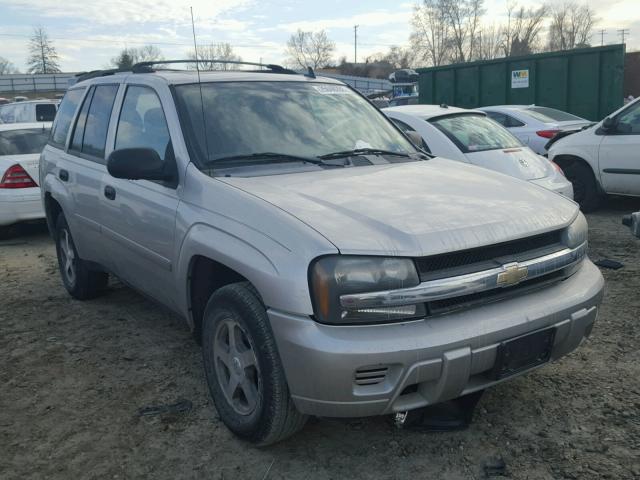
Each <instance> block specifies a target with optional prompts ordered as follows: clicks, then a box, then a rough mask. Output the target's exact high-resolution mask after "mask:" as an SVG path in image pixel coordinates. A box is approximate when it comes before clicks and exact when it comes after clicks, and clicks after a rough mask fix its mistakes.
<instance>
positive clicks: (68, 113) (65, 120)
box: [50, 88, 84, 148]
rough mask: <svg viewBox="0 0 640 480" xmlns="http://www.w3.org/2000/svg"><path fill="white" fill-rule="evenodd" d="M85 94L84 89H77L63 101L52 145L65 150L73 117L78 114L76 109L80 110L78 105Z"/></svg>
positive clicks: (69, 93)
mask: <svg viewBox="0 0 640 480" xmlns="http://www.w3.org/2000/svg"><path fill="white" fill-rule="evenodd" d="M83 94H84V88H75V89H73V90H68V91H67V93H66V94H65V96H64V98H63V99H62V103H61V104H60V111H59V112H58V114H57V116H56V119H55V122H54V124H53V130H52V133H51V140H50V143H51V144H53V145H54V146H56V147H59V148H64V146H65V143H66V141H67V133H69V127H70V126H71V121H72V120H73V115H74V114H75V113H76V109H77V108H78V104H79V103H80V100H81V99H82V95H83Z"/></svg>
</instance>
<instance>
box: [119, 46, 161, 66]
mask: <svg viewBox="0 0 640 480" xmlns="http://www.w3.org/2000/svg"><path fill="white" fill-rule="evenodd" d="M157 60H164V56H163V55H162V51H160V49H159V48H158V47H156V46H154V45H145V46H143V47H140V48H125V49H123V50H122V51H121V52H120V53H119V54H118V55H117V56H116V57H113V58H112V59H111V65H113V66H114V67H116V68H120V69H129V68H131V67H132V66H133V65H135V64H136V63H139V62H155V61H157Z"/></svg>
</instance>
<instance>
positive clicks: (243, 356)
mask: <svg viewBox="0 0 640 480" xmlns="http://www.w3.org/2000/svg"><path fill="white" fill-rule="evenodd" d="M202 343H203V345H202V349H203V357H204V367H205V373H206V377H207V384H208V386H209V391H210V392H211V396H212V398H213V401H214V403H215V406H216V409H217V411H218V414H219V415H220V418H221V420H222V421H223V422H224V424H225V425H226V426H227V427H228V428H229V429H230V430H231V431H232V432H233V433H235V434H236V435H237V436H239V437H240V438H242V439H244V440H247V441H249V442H251V443H255V444H258V445H269V444H272V443H275V442H278V441H280V440H283V439H284V438H286V437H289V436H290V435H293V434H294V433H295V432H297V431H298V430H300V429H301V428H302V427H303V426H304V424H305V422H306V419H307V417H306V416H305V415H302V414H301V413H300V412H298V411H297V410H296V408H295V406H294V404H293V400H292V399H291V396H290V394H289V388H288V386H287V382H286V379H285V376H284V370H283V368H282V364H281V361H280V356H279V355H278V351H277V349H276V344H275V339H274V338H273V333H272V331H271V327H270V325H269V321H268V318H267V313H266V310H265V308H264V305H263V304H262V302H261V301H260V299H259V298H258V295H257V294H256V292H255V290H253V289H252V288H251V286H250V285H249V284H247V283H236V284H232V285H227V286H225V287H222V288H220V289H219V290H217V291H216V292H214V293H213V295H211V298H210V299H209V302H208V304H207V307H206V309H205V313H204V318H203V327H202Z"/></svg>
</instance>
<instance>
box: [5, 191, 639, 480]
mask: <svg viewBox="0 0 640 480" xmlns="http://www.w3.org/2000/svg"><path fill="white" fill-rule="evenodd" d="M634 210H640V201H639V200H628V199H627V200H624V199H610V200H609V201H607V203H606V205H605V206H604V207H603V208H602V209H601V210H600V211H599V212H597V213H595V214H592V215H589V222H590V230H591V243H590V245H591V257H592V258H593V259H599V258H610V259H615V260H618V261H621V262H622V263H624V268H622V269H620V270H616V271H614V270H604V271H603V273H604V276H605V278H606V296H605V300H604V304H603V307H602V309H601V312H600V316H599V320H598V322H597V324H596V327H595V328H594V331H593V334H592V336H591V338H590V339H589V340H588V341H586V342H585V343H584V344H583V345H582V346H581V347H580V348H579V349H578V350H577V351H576V352H573V353H572V354H571V355H569V356H568V357H565V358H564V359H562V360H560V361H559V362H557V363H554V364H552V365H548V366H546V367H545V368H542V369H539V370H537V371H535V372H533V373H531V374H528V375H525V376H523V377H520V378H518V379H515V380H513V381H511V382H506V383H503V384H501V385H498V386H496V387H494V388H493V389H490V390H489V391H487V392H486V393H485V395H484V396H483V398H482V400H481V402H480V404H479V406H478V408H477V410H476V413H475V416H474V422H473V424H472V425H471V427H470V428H469V429H467V430H465V431H461V432H453V433H424V432H412V431H405V430H399V429H397V428H396V427H394V425H393V423H392V421H391V419H390V418H387V417H379V418H369V419H355V420H328V419H313V420H312V421H310V422H309V423H308V424H307V426H306V427H305V429H304V430H303V431H302V432H301V433H299V434H298V435H296V436H295V437H293V438H292V439H290V440H288V441H285V442H282V443H280V444H278V445H275V446H272V447H269V448H265V449H256V448H252V447H250V446H248V445H247V444H244V443H242V442H241V441H239V440H237V439H235V438H234V437H233V436H232V435H231V434H230V433H229V432H228V431H227V430H226V429H225V427H224V425H223V424H222V423H221V422H220V421H219V420H218V419H217V417H216V411H215V408H214V407H213V404H212V402H211V400H210V399H209V395H208V392H207V389H206V386H205V383H204V375H203V370H202V365H201V356H200V355H201V354H200V349H199V347H198V346H197V345H196V344H195V342H194V341H193V340H192V337H191V335H190V333H189V331H188V329H187V327H186V324H185V323H184V322H183V321H182V320H181V319H180V318H178V317H176V316H175V315H173V314H171V313H168V312H167V311H165V310H163V309H162V308H160V307H158V306H157V305H155V304H154V303H152V302H150V301H148V300H146V299H145V298H143V297H141V296H140V295H138V294H137V293H135V292H133V291H132V290H130V289H128V288H126V287H124V286H122V285H120V284H118V283H113V284H112V285H111V286H110V289H109V292H108V293H107V294H106V295H105V296H103V297H101V298H99V299H96V300H93V301H90V302H84V303H83V302H78V301H74V300H72V299H71V298H70V297H69V296H68V295H67V293H66V292H65V290H64V288H63V286H62V283H61V281H60V279H59V276H58V272H57V266H56V260H55V251H54V247H53V244H52V243H51V241H50V239H49V238H48V236H47V234H46V232H45V230H44V229H43V228H42V227H41V226H38V227H31V226H29V227H25V228H22V229H21V231H19V232H18V236H15V237H13V238H12V239H9V240H5V241H2V242H0V282H1V283H0V365H2V367H1V368H0V478H2V479H25V478H47V479H57V478H60V479H71V478H73V479H76V478H114V479H115V478H120V479H122V478H144V477H147V478H158V479H164V478H166V479H176V478H207V479H235V478H241V479H265V478H269V479H281V478H286V479H289V478H294V479H295V478H305V480H314V479H344V478H350V479H365V478H366V479H369V478H383V479H391V478H409V477H413V478H425V479H426V478H447V479H449V478H450V479H463V478H464V479H466V478H484V477H485V476H486V475H487V471H486V469H485V466H486V465H487V462H492V461H495V460H496V459H502V460H504V462H505V464H506V469H505V470H504V471H502V472H498V473H501V474H503V475H504V476H505V477H507V478H514V479H547V478H553V479H555V478H579V479H583V478H615V479H622V478H640V453H639V452H640V381H639V379H640V353H639V350H638V343H639V341H640V325H639V320H640V319H639V316H640V315H639V314H640V295H638V292H639V289H640V275H639V270H640V240H637V239H635V238H634V237H632V236H631V234H630V233H629V231H628V230H627V229H626V228H625V227H623V226H622V225H620V217H621V215H622V214H623V213H629V212H631V211H634ZM180 399H187V400H189V401H191V402H192V404H193V408H192V409H191V410H190V411H188V412H185V413H175V414H163V415H152V416H140V415H138V410H139V409H140V408H141V407H144V406H148V405H158V404H170V403H175V402H176V401H178V400H180Z"/></svg>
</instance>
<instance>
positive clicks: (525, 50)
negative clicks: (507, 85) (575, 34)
mask: <svg viewBox="0 0 640 480" xmlns="http://www.w3.org/2000/svg"><path fill="white" fill-rule="evenodd" d="M548 12H549V9H548V7H547V6H546V5H543V6H541V7H538V8H528V9H527V8H525V7H523V6H518V5H516V4H515V3H509V4H508V5H507V23H506V25H504V26H503V32H502V36H503V45H502V50H503V52H504V55H505V56H507V57H509V56H514V55H528V54H530V53H534V52H535V51H537V50H538V49H539V41H540V33H541V31H542V27H543V26H544V21H545V19H546V17H547V14H548Z"/></svg>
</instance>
